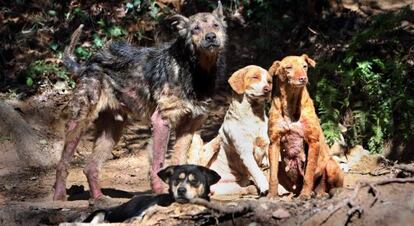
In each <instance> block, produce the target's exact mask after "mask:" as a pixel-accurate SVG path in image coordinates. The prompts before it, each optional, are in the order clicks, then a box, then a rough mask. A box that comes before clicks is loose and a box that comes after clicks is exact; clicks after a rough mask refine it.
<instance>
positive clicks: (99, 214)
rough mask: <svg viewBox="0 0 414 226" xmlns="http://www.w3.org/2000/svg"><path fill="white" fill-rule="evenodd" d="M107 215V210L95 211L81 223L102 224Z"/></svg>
mask: <svg viewBox="0 0 414 226" xmlns="http://www.w3.org/2000/svg"><path fill="white" fill-rule="evenodd" d="M107 214H108V211H107V210H97V211H95V212H93V213H91V215H89V216H88V217H87V218H86V219H85V220H84V221H83V222H84V223H91V224H96V223H103V222H104V221H105V219H106V215H107Z"/></svg>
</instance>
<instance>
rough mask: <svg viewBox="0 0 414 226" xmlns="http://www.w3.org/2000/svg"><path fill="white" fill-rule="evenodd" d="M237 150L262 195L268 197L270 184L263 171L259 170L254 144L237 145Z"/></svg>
mask: <svg viewBox="0 0 414 226" xmlns="http://www.w3.org/2000/svg"><path fill="white" fill-rule="evenodd" d="M235 146H236V150H237V151H238V152H239V154H240V158H241V160H242V161H243V164H244V165H245V166H246V168H247V170H248V171H249V173H250V175H251V176H252V177H253V180H254V182H255V183H256V185H257V187H258V188H259V191H260V195H261V196H264V195H267V192H268V191H269V182H268V181H267V179H266V176H265V175H264V173H263V171H262V170H261V169H260V168H259V166H258V164H257V162H256V160H255V158H254V155H253V148H254V147H253V144H248V143H240V144H236V145H235Z"/></svg>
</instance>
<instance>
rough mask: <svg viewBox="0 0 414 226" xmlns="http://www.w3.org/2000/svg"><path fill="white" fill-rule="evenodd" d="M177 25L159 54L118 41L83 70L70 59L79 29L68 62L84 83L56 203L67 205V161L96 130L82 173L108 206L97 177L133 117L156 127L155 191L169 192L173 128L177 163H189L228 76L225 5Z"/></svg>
mask: <svg viewBox="0 0 414 226" xmlns="http://www.w3.org/2000/svg"><path fill="white" fill-rule="evenodd" d="M174 19H175V20H176V21H175V23H176V27H177V28H178V33H179V35H178V37H177V39H176V40H175V41H173V42H171V43H168V44H166V45H164V46H162V47H155V48H135V47H133V46H131V45H130V44H128V43H125V42H113V43H110V44H109V45H108V46H107V47H105V48H104V49H103V50H102V51H101V52H99V53H97V54H96V55H95V56H93V57H92V58H91V59H90V60H89V61H88V62H87V63H86V64H84V65H79V64H78V63H77V62H76V61H75V60H74V58H73V56H72V54H73V49H74V46H75V45H76V42H77V40H78V38H79V35H80V30H81V28H79V29H78V30H77V31H75V33H74V35H73V37H72V41H71V44H70V46H69V47H68V48H67V49H66V50H65V54H64V59H63V61H64V63H65V65H66V66H67V67H68V68H69V69H70V71H71V72H73V73H74V74H75V75H76V76H77V77H78V83H77V87H76V90H75V91H74V95H73V99H72V100H71V102H70V103H69V105H68V109H70V111H71V115H70V119H69V120H68V122H67V124H66V138H65V145H64V150H63V152H62V157H61V160H60V162H59V163H58V165H57V168H56V182H55V184H54V188H55V193H54V196H53V199H54V200H65V199H66V178H67V175H68V166H69V163H70V161H71V158H72V156H73V154H74V153H75V149H76V146H77V144H78V143H79V140H80V139H81V137H82V135H83V134H84V132H85V131H86V129H87V128H88V127H89V126H91V125H92V124H94V126H95V127H96V130H97V136H96V139H95V145H94V150H93V153H92V156H91V157H90V159H89V160H88V162H87V165H86V167H85V169H84V173H85V175H86V177H87V179H88V184H89V187H90V193H91V197H92V199H94V200H95V201H98V202H99V201H105V196H104V195H103V194H102V192H101V189H100V186H99V184H98V178H99V171H100V168H101V165H102V164H103V162H104V161H105V160H106V159H108V158H109V157H110V156H111V151H112V148H113V146H114V145H115V144H116V143H117V142H118V140H119V138H120V136H121V133H122V128H123V127H124V126H125V123H126V120H127V117H128V116H131V117H138V118H140V119H142V120H146V121H148V122H151V124H152V129H153V131H152V132H153V147H152V164H151V169H150V179H151V187H152V190H153V191H155V192H156V193H161V192H163V185H162V181H161V180H160V179H159V178H158V177H157V172H158V171H159V169H160V168H162V167H163V164H164V160H165V153H166V150H167V145H168V141H169V136H170V131H171V130H172V129H174V130H175V134H176V143H175V146H174V153H173V156H172V160H173V161H172V162H173V164H183V163H185V162H186V153H187V150H188V148H189V146H190V144H191V140H192V135H193V133H194V131H195V130H197V129H198V128H200V127H201V125H202V124H203V122H204V121H205V119H206V117H207V112H208V109H207V107H208V103H209V102H210V100H211V97H212V95H213V93H214V90H215V83H216V78H217V77H219V76H221V75H222V73H223V70H224V57H223V51H224V47H225V43H226V32H225V27H226V24H225V22H224V16H223V9H222V6H221V3H220V2H219V5H218V7H217V8H216V9H215V10H214V11H213V12H212V13H197V14H195V15H193V16H191V17H189V18H187V17H184V16H181V15H176V16H174Z"/></svg>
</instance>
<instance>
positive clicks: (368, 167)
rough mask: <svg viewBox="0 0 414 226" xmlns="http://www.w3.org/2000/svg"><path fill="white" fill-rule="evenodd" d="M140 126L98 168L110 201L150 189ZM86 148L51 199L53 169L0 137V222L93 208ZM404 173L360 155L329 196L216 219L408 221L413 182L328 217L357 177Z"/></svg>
mask: <svg viewBox="0 0 414 226" xmlns="http://www.w3.org/2000/svg"><path fill="white" fill-rule="evenodd" d="M212 127H213V128H215V127H214V126H212ZM139 128H141V130H140V131H141V133H142V135H141V137H142V139H141V140H140V141H139V142H136V143H135V144H134V145H136V146H135V147H140V149H139V150H135V151H133V152H130V151H128V149H127V148H125V147H126V146H125V145H124V146H123V145H122V143H121V145H119V147H118V148H117V150H115V151H114V158H113V159H112V160H109V161H107V162H106V164H105V165H104V166H103V169H102V175H101V183H102V187H103V188H104V189H103V191H104V193H105V194H106V195H108V196H111V197H112V198H114V200H115V202H124V201H126V200H128V198H130V197H132V196H133V195H136V194H142V193H149V192H150V187H149V179H148V170H149V159H148V150H147V149H148V148H147V147H146V146H147V145H146V144H148V137H149V130H148V129H145V127H144V129H142V128H143V127H142V126H141V127H139ZM207 128H208V127H207ZM132 130H133V129H132ZM211 130H213V129H211ZM135 131H136V130H135ZM211 133H213V132H211ZM2 135H4V131H3V133H2ZM2 137H5V136H2ZM90 148H91V142H90V141H89V139H88V138H85V139H84V141H83V142H82V143H81V144H80V147H79V151H78V152H77V154H76V156H75V159H74V161H73V162H74V164H72V167H71V169H70V173H69V177H68V181H67V187H68V195H69V198H68V199H69V200H68V201H67V202H53V201H52V194H53V189H52V185H53V182H54V176H55V172H54V170H33V169H29V168H25V167H22V166H21V164H20V161H19V160H18V158H17V155H16V153H15V150H14V145H13V143H12V141H11V140H8V139H4V140H2V141H1V142H0V152H1V155H0V156H1V157H0V205H1V208H0V225H57V224H59V223H61V222H73V221H76V220H77V219H79V218H80V217H82V216H85V215H86V214H87V213H89V212H91V211H92V210H93V207H91V206H89V204H88V198H89V194H88V191H87V190H88V186H87V182H86V178H85V176H84V175H83V172H82V166H83V163H84V161H85V156H87V155H88V153H89V151H90ZM408 176H411V174H410V173H409V172H406V171H402V170H399V169H397V168H396V167H395V165H394V166H393V163H390V162H389V161H387V160H384V159H383V158H382V157H380V156H363V157H362V158H361V159H360V160H359V162H358V163H357V164H355V165H354V166H353V167H352V169H351V171H350V172H348V173H347V174H346V177H345V186H344V188H342V189H339V190H336V191H335V192H334V194H333V197H331V198H324V199H311V200H300V199H299V198H293V199H290V198H288V197H284V198H281V199H277V200H269V199H266V198H261V199H259V200H258V201H257V202H259V203H263V205H264V206H265V207H266V209H267V211H270V213H278V212H277V211H282V216H279V215H280V214H273V216H272V217H270V218H269V217H266V216H264V217H260V215H257V214H254V213H253V214H252V213H244V214H239V215H235V216H234V218H233V219H226V218H225V217H223V218H220V220H219V221H220V224H222V225H233V224H234V225H247V224H250V223H255V224H253V225H269V224H271V225H321V223H322V222H323V221H325V220H326V219H327V220H326V222H324V223H323V224H324V225H413V224H414V214H413V212H414V183H406V184H399V183H391V184H387V185H381V186H377V187H376V188H377V190H378V201H376V202H375V203H374V204H373V205H372V206H371V203H372V202H373V201H374V196H373V195H372V194H371V193H369V192H368V191H369V190H368V187H365V188H363V189H362V190H361V191H360V192H359V193H358V195H357V196H356V199H355V200H354V205H355V206H360V207H361V208H362V210H363V211H362V214H361V216H360V217H358V214H357V213H356V214H354V215H353V216H352V217H348V215H347V214H348V211H349V210H350V208H349V207H348V206H346V205H345V206H344V207H342V208H340V209H339V210H338V211H337V212H335V213H334V214H332V216H330V217H329V218H328V215H329V213H330V212H331V211H332V209H333V208H334V206H335V205H338V203H341V202H343V201H344V200H345V199H346V198H349V197H350V196H351V195H352V194H353V192H354V187H355V186H356V184H357V183H358V181H359V180H363V181H378V180H383V179H386V178H391V177H408ZM224 199H225V200H224V201H223V197H213V202H215V203H221V204H227V203H229V202H237V201H238V200H249V199H252V200H254V201H256V200H257V197H247V198H246V197H244V198H240V197H225V198H224ZM192 208H193V207H192ZM283 213H284V214H283ZM180 222H182V221H180V219H179V218H176V217H175V218H174V220H173V219H168V218H167V219H164V221H162V220H159V221H158V222H157V223H155V224H156V225H159V224H167V225H174V224H180ZM147 223H148V222H147ZM153 223H154V222H153ZM187 223H188V222H187ZM204 223H206V222H204ZM210 223H211V222H210Z"/></svg>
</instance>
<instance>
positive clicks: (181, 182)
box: [85, 165, 220, 223]
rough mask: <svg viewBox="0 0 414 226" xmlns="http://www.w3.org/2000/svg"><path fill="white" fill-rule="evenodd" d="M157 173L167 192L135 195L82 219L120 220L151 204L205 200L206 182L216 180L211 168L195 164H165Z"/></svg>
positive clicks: (90, 220) (163, 204) (137, 213)
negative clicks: (165, 184)
mask: <svg viewBox="0 0 414 226" xmlns="http://www.w3.org/2000/svg"><path fill="white" fill-rule="evenodd" d="M158 176H159V177H160V178H161V179H162V180H163V181H164V182H165V183H167V184H168V185H169V189H168V194H159V195H143V196H136V197H134V198H132V199H131V200H129V201H128V202H126V203H124V204H122V205H120V206H117V207H113V208H110V209H102V210H97V211H95V212H93V213H92V214H91V215H89V216H88V217H87V218H86V219H85V222H94V223H98V222H96V221H99V223H101V222H103V221H106V222H123V221H125V220H127V219H129V218H132V217H137V216H140V215H142V214H143V213H144V212H145V210H147V209H148V208H150V207H151V206H155V205H159V206H169V205H171V204H172V203H173V202H178V203H188V202H190V201H191V200H193V199H195V198H201V199H205V200H208V201H209V200H210V197H209V194H210V186H211V185H213V184H215V183H217V181H219V180H220V176H219V175H218V174H217V173H216V172H214V171H213V170H210V169H208V168H205V167H202V166H196V165H178V166H169V167H167V168H165V169H163V170H161V171H159V172H158ZM94 219H97V220H94Z"/></svg>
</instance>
